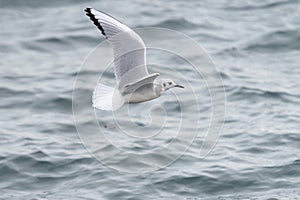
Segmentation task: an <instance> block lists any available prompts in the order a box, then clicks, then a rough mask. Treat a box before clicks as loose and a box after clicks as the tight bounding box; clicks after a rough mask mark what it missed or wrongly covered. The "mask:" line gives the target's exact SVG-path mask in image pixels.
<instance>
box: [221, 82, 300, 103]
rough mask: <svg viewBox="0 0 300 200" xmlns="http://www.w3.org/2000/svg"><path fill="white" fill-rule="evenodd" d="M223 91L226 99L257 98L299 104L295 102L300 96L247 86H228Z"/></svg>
mask: <svg viewBox="0 0 300 200" xmlns="http://www.w3.org/2000/svg"><path fill="white" fill-rule="evenodd" d="M225 89H226V91H227V96H228V98H231V99H236V100H239V99H253V98H257V97H262V98H269V99H279V100H281V101H284V102H292V103H299V101H298V100H297V99H298V98H299V97H300V96H299V95H296V94H291V93H289V92H286V91H274V90H266V89H261V88H254V87H248V86H229V85H226V86H225Z"/></svg>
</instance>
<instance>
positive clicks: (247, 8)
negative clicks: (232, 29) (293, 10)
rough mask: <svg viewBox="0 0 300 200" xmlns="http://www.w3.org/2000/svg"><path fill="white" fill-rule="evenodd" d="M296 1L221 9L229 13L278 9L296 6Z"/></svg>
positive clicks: (262, 2) (231, 6)
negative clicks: (290, 5) (291, 5)
mask: <svg viewBox="0 0 300 200" xmlns="http://www.w3.org/2000/svg"><path fill="white" fill-rule="evenodd" d="M298 2H299V1H298V0H288V1H285V0H281V1H277V2H264V1H261V2H260V3H259V4H252V5H251V4H248V5H245V3H244V2H243V3H242V4H241V5H236V6H235V5H226V7H224V8H223V9H225V10H230V11H251V10H267V9H271V8H276V7H280V6H283V5H289V4H297V3H298Z"/></svg>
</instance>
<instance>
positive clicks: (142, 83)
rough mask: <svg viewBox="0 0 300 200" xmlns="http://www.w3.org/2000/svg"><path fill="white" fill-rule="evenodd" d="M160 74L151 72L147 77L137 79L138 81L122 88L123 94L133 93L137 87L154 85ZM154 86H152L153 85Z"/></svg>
mask: <svg viewBox="0 0 300 200" xmlns="http://www.w3.org/2000/svg"><path fill="white" fill-rule="evenodd" d="M158 76H159V73H153V74H149V75H148V76H146V77H143V78H141V79H140V80H137V81H136V82H133V83H129V84H127V85H125V86H124V88H123V90H121V93H122V94H131V93H133V92H135V91H136V90H137V89H141V88H142V87H144V86H146V87H147V86H149V85H152V84H153V82H154V80H155V79H156V78H157V77H158ZM151 87H152V86H151Z"/></svg>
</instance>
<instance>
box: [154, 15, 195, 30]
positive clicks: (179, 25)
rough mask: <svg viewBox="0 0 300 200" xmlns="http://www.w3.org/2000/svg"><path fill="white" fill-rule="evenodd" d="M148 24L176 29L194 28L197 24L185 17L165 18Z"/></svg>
mask: <svg viewBox="0 0 300 200" xmlns="http://www.w3.org/2000/svg"><path fill="white" fill-rule="evenodd" d="M150 26H153V27H163V28H170V29H174V30H178V29H194V28H195V27H197V26H198V25H197V24H195V23H192V22H190V21H188V20H187V19H185V18H177V19H167V20H164V21H161V22H158V23H156V24H152V25H150Z"/></svg>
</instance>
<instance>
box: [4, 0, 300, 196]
mask: <svg viewBox="0 0 300 200" xmlns="http://www.w3.org/2000/svg"><path fill="white" fill-rule="evenodd" d="M87 6H92V7H94V8H97V9H100V10H103V11H105V12H107V13H110V14H111V15H113V16H115V17H116V18H119V19H121V20H122V21H124V22H125V23H126V24H128V25H129V26H131V27H144V26H157V27H165V28H171V29H174V30H177V31H181V32H183V33H184V34H186V35H188V36H190V37H191V38H193V39H194V40H196V41H197V42H199V43H200V44H201V45H202V46H203V47H205V48H206V49H207V51H208V53H209V54H210V56H211V57H212V59H213V61H214V63H215V65H216V66H217V68H218V70H219V71H220V73H221V75H222V78H223V82H224V87H225V90H226V118H225V124H224V127H223V131H222V134H221V136H220V138H219V140H218V143H217V145H216V146H215V148H214V149H213V150H212V151H211V153H210V154H209V155H208V156H207V157H206V158H205V159H199V155H198V152H199V148H200V143H199V141H197V140H195V142H194V143H193V144H192V145H191V146H190V148H189V150H188V151H187V152H186V153H185V154H184V155H183V156H182V157H181V158H180V159H178V160H177V161H176V162H175V163H173V164H172V165H169V166H168V167H165V168H163V169H160V170H158V171H152V172H148V173H137V174H132V173H124V172H119V171H116V170H113V169H111V168H108V167H107V166H105V165H102V164H101V163H99V162H98V161H97V160H96V159H95V158H94V157H93V156H91V155H90V154H89V153H88V152H87V151H86V149H85V148H84V146H83V145H82V143H81V141H80V139H79V137H78V134H77V131H76V128H75V125H74V121H73V116H72V91H73V84H74V81H75V77H76V74H77V73H78V72H79V70H80V65H81V63H82V62H83V60H84V58H85V57H86V55H87V54H88V53H89V52H90V50H91V49H92V48H94V47H95V46H96V45H97V44H98V43H99V42H100V41H101V39H100V37H99V32H98V31H97V30H96V28H95V27H94V26H93V25H92V23H91V22H89V20H88V19H87V17H85V16H84V13H83V9H84V8H85V7H87ZM0 9H1V18H0V21H1V27H2V28H1V31H0V38H1V42H0V51H1V54H0V56H1V57H0V58H1V59H0V66H1V78H0V93H1V102H0V108H1V115H0V118H1V126H0V130H1V134H0V143H1V145H0V188H1V194H0V197H1V199H299V198H300V192H299V191H300V190H299V188H300V133H299V124H300V120H299V119H300V115H299V113H300V108H299V103H300V90H299V80H300V68H299V62H300V57H299V53H300V31H299V28H300V21H299V17H300V14H299V12H298V11H299V9H300V2H299V1H298V0H290V1H288V0H286V1H284V0H276V1H275V0H267V1H261V2H259V1H254V0H253V1H251V0H250V1H237V0H236V1H235V0H227V1H225V0H217V1H213V2H211V1H189V2H183V1H171V2H165V1H153V2H151V3H150V2H148V1H140V0H139V1H137V0H131V1H130V0H126V1H113V2H111V1H84V2H82V1H37V0H29V1H26V2H24V1H21V0H16V1H5V0H1V1H0ZM157 56H159V55H157ZM160 56H161V57H163V58H165V59H167V60H164V62H165V63H166V64H167V63H168V62H170V63H172V62H173V63H172V64H176V63H174V60H168V56H166V57H164V55H160ZM179 62H180V61H178V63H179ZM95 73H97V70H96V69H95V71H90V72H88V71H87V72H85V74H86V76H87V77H89V76H93V75H94V74H95ZM87 82H88V81H87ZM86 84H87V85H88V83H86ZM199 90H201V88H199ZM91 92H92V91H91V90H86V96H87V97H89V95H90V94H91ZM203 92H205V90H203ZM162 100H164V101H167V99H163V98H162ZM186 101H189V97H187V99H186ZM146 105H147V104H145V105H139V106H141V108H146ZM169 109H170V110H171V111H172V113H173V114H176V113H177V112H179V110H178V107H176V106H174V107H170V108H169ZM202 109H203V113H205V112H206V111H207V110H209V104H208V103H206V102H205V101H204V103H203V108H202ZM82 112H84V111H82ZM175 116H176V115H175ZM91 117H93V116H91ZM133 117H136V118H135V119H136V121H135V122H136V123H137V124H139V125H143V123H144V121H143V120H144V119H140V120H139V115H137V116H133ZM206 119H207V118H205V117H203V120H206ZM124 120H126V119H124ZM172 120H173V121H172ZM176 120H178V118H177V117H174V119H171V124H172V123H173V124H176V123H177V122H176ZM86 123H87V125H88V123H89V118H88V119H86ZM107 126H112V127H113V125H111V124H108V125H107ZM203 126H205V125H203ZM202 128H203V129H205V127H202ZM172 131H173V130H172V127H171V128H169V129H168V131H167V134H166V135H165V136H164V137H163V138H158V139H157V140H154V141H153V144H152V143H147V142H144V143H143V142H140V143H135V142H134V141H130V142H132V145H133V146H132V147H130V146H124V147H122V148H127V149H126V150H128V151H131V152H135V151H137V150H140V149H142V150H143V151H145V152H146V153H147V145H150V146H151V145H154V146H155V145H164V144H166V143H168V137H169V136H170V137H172ZM113 136H114V135H110V137H113ZM115 137H116V138H110V139H116V140H117V139H118V140H119V139H120V138H119V136H118V135H115ZM123 141H124V140H123ZM119 142H120V141H119ZM126 142H127V141H126ZM126 142H124V143H122V140H121V142H120V145H124V144H127V143H126ZM200 142H201V141H200ZM110 150H111V146H106V148H103V149H102V151H103V152H105V153H109V152H110ZM148 150H149V149H148ZM174 153H175V154H176V153H177V152H174ZM156 156H157V157H159V156H161V159H164V158H166V155H165V154H164V153H161V154H156ZM147 159H148V158H147ZM149 159H151V158H149ZM147 161H148V164H149V163H151V160H150V161H149V160H147ZM130 164H132V163H130V160H128V159H126V158H124V160H122V161H121V162H119V163H117V165H121V166H122V167H123V169H124V168H125V169H126V168H128V169H130V168H131V167H132V166H130ZM152 164H155V163H152Z"/></svg>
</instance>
